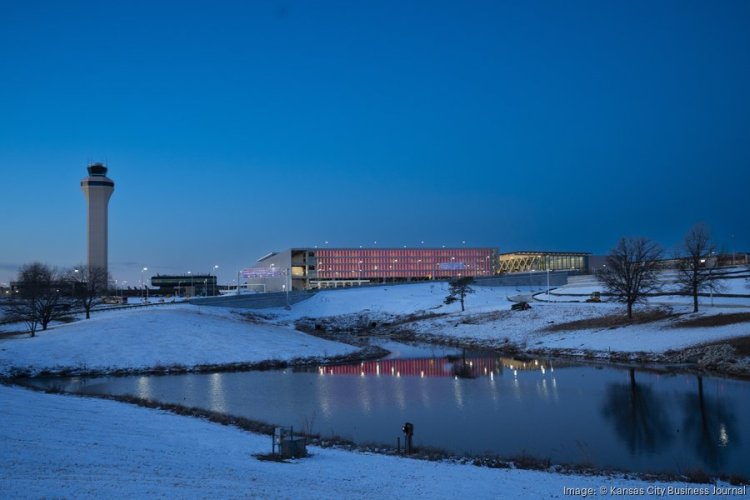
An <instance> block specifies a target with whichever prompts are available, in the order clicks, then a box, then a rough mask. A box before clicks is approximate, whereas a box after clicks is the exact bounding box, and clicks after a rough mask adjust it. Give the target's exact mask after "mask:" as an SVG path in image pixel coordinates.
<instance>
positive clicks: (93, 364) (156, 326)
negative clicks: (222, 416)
mask: <svg viewBox="0 0 750 500" xmlns="http://www.w3.org/2000/svg"><path fill="white" fill-rule="evenodd" d="M355 350H356V349H355V348H354V347H352V346H349V345H345V344H341V343H338V342H331V341H327V340H323V339H319V338H316V337H312V336H309V335H306V334H303V333H301V332H298V331H295V330H292V329H289V328H284V327H279V326H272V325H262V324H253V323H250V322H249V321H246V320H245V319H243V318H242V317H241V316H240V315H238V314H234V313H232V312H231V311H228V310H225V309H221V308H212V307H195V306H190V305H166V306H159V307H154V308H146V309H141V308H138V309H132V310H127V309H126V310H118V311H108V312H104V311H101V312H98V313H96V314H94V315H92V316H91V319H90V320H82V321H77V322H75V323H71V324H68V325H61V326H58V327H56V328H53V329H50V330H48V331H45V332H38V334H37V337H35V338H29V337H25V336H24V337H21V338H11V339H3V340H0V375H1V374H7V373H8V372H9V370H10V368H11V367H15V368H20V369H28V370H31V371H32V372H39V371H41V370H45V369H46V370H52V371H53V370H59V369H62V368H75V369H86V370H113V369H144V368H151V367H155V366H160V365H161V366H171V365H183V366H195V365H202V364H225V363H226V364H228V363H253V362H260V361H265V360H291V359H293V358H300V357H316V356H319V357H327V356H336V355H342V354H349V353H351V352H353V351H355Z"/></svg>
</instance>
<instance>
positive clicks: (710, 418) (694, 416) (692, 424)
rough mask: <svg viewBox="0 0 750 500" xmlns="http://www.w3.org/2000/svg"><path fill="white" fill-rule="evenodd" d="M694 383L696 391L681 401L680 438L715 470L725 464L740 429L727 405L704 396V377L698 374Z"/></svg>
mask: <svg viewBox="0 0 750 500" xmlns="http://www.w3.org/2000/svg"><path fill="white" fill-rule="evenodd" d="M696 380H697V382H698V384H697V386H698V387H697V390H696V392H695V393H692V394H686V395H685V397H684V401H683V412H684V418H683V422H682V426H683V429H684V433H683V436H684V438H685V441H686V442H687V443H688V444H689V445H690V446H692V447H693V448H694V449H695V450H696V452H697V453H698V455H700V456H701V457H703V460H704V463H705V464H706V465H707V466H708V467H709V468H710V469H713V470H716V469H718V468H719V467H720V466H721V465H723V464H724V463H725V462H726V459H727V451H728V448H729V446H730V445H732V446H735V447H736V446H737V444H739V440H740V437H739V429H738V428H737V425H736V417H735V415H734V413H733V412H732V411H731V410H730V409H729V406H728V405H726V404H725V403H724V402H723V401H720V400H719V399H718V398H715V397H712V396H708V395H706V394H705V391H704V389H703V377H701V376H700V375H698V376H696Z"/></svg>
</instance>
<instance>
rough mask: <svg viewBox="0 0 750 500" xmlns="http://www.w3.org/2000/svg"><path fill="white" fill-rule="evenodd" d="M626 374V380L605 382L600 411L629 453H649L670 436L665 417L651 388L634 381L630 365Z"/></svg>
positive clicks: (663, 410)
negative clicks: (627, 374) (627, 378)
mask: <svg viewBox="0 0 750 500" xmlns="http://www.w3.org/2000/svg"><path fill="white" fill-rule="evenodd" d="M629 374H630V382H629V383H623V384H609V386H608V387H607V389H606V393H605V398H604V404H603V406H602V414H603V415H604V416H605V417H606V418H608V419H609V420H611V422H612V424H613V425H614V427H615V430H616V432H617V435H618V436H619V437H620V439H621V440H623V441H624V442H625V443H626V444H627V447H628V449H629V450H630V453H632V454H637V453H644V452H646V453H653V452H654V451H655V450H656V449H657V448H660V447H664V446H666V445H667V444H668V443H669V442H670V441H671V439H672V434H671V432H670V430H671V426H670V424H669V419H668V417H667V413H666V411H665V408H664V406H663V402H662V400H661V399H659V398H658V397H656V395H655V393H654V391H653V390H652V388H651V387H648V386H644V385H641V384H637V383H636V380H635V370H633V369H632V368H631V369H630V370H629Z"/></svg>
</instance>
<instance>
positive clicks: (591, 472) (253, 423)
mask: <svg viewBox="0 0 750 500" xmlns="http://www.w3.org/2000/svg"><path fill="white" fill-rule="evenodd" d="M23 380H27V379H20V380H16V381H9V380H0V384H2V385H7V386H10V387H21V388H23V389H27V390H31V391H34V392H38V393H42V394H55V395H62V396H67V397H77V398H83V399H92V400H106V401H115V402H118V403H123V404H128V405H133V406H138V407H141V408H148V409H153V410H161V411H165V412H168V413H171V414H174V415H181V416H187V417H191V418H196V419H199V420H205V421H208V422H212V423H217V424H221V425H224V426H231V427H235V428H238V429H240V430H243V431H247V432H252V433H255V434H263V435H268V436H269V437H270V436H272V435H273V433H274V429H275V428H276V427H277V426H276V425H274V424H272V423H268V422H261V421H257V420H253V419H249V418H245V417H238V416H234V415H228V414H224V413H220V412H216V411H211V410H206V409H204V408H199V407H189V406H184V405H179V404H174V403H162V402H159V401H156V400H151V399H146V398H139V397H136V396H129V395H124V396H123V395H111V394H110V395H105V394H78V393H72V392H66V391H63V390H59V389H49V388H48V389H42V388H39V387H36V386H33V385H30V384H24V383H22V382H23ZM295 435H298V436H302V437H304V438H305V440H306V444H307V445H309V446H315V447H319V448H323V449H337V450H341V451H345V452H357V453H367V454H376V455H384V456H391V457H397V458H403V459H412V460H419V461H426V462H443V463H448V464H457V465H474V466H476V467H482V468H488V469H516V470H525V471H537V472H543V473H547V474H560V475H565V476H574V475H580V476H590V477H603V478H604V477H606V478H613V477H618V478H622V479H628V480H633V479H637V480H642V481H648V482H657V481H660V482H684V483H688V484H711V485H716V484H717V482H718V481H723V482H725V483H727V484H729V485H732V486H739V487H743V486H747V485H749V484H750V478H747V477H743V476H737V475H717V476H711V475H709V474H708V473H706V472H704V471H702V470H700V471H687V472H686V473H685V474H678V473H667V472H637V471H627V470H617V469H606V468H597V467H592V466H588V465H584V464H563V463H560V464H556V463H551V462H550V461H549V460H548V459H541V458H537V457H533V456H527V455H520V456H516V457H500V456H492V455H476V456H472V455H456V454H453V453H449V452H446V451H444V450H440V449H436V448H431V447H415V451H414V452H413V453H411V454H406V453H400V452H399V451H398V450H396V449H395V448H393V447H390V446H387V445H371V444H356V443H354V442H353V441H351V440H348V439H344V438H341V437H338V436H332V437H321V436H320V435H319V434H306V433H303V432H295ZM255 458H256V459H258V460H261V459H262V458H260V457H258V456H256V457H255ZM302 460H304V459H302ZM279 461H282V462H284V461H285V460H279Z"/></svg>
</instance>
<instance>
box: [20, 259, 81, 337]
mask: <svg viewBox="0 0 750 500" xmlns="http://www.w3.org/2000/svg"><path fill="white" fill-rule="evenodd" d="M60 285H61V282H60V273H59V272H58V271H57V270H56V269H54V268H50V267H49V266H47V265H46V264H42V263H40V262H34V263H31V264H26V265H24V266H23V267H21V270H20V271H19V273H18V279H17V281H16V290H15V293H14V296H13V299H12V300H11V302H10V305H9V306H8V316H9V318H10V319H11V320H14V321H23V322H24V323H26V326H27V327H28V328H29V333H30V334H31V336H32V337H34V336H35V335H36V331H37V327H38V326H41V327H42V330H46V329H47V326H49V324H50V323H51V322H52V321H53V320H55V319H58V318H60V317H62V316H64V315H65V313H66V309H67V307H66V302H65V298H64V295H63V293H62V291H61V290H60Z"/></svg>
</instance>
